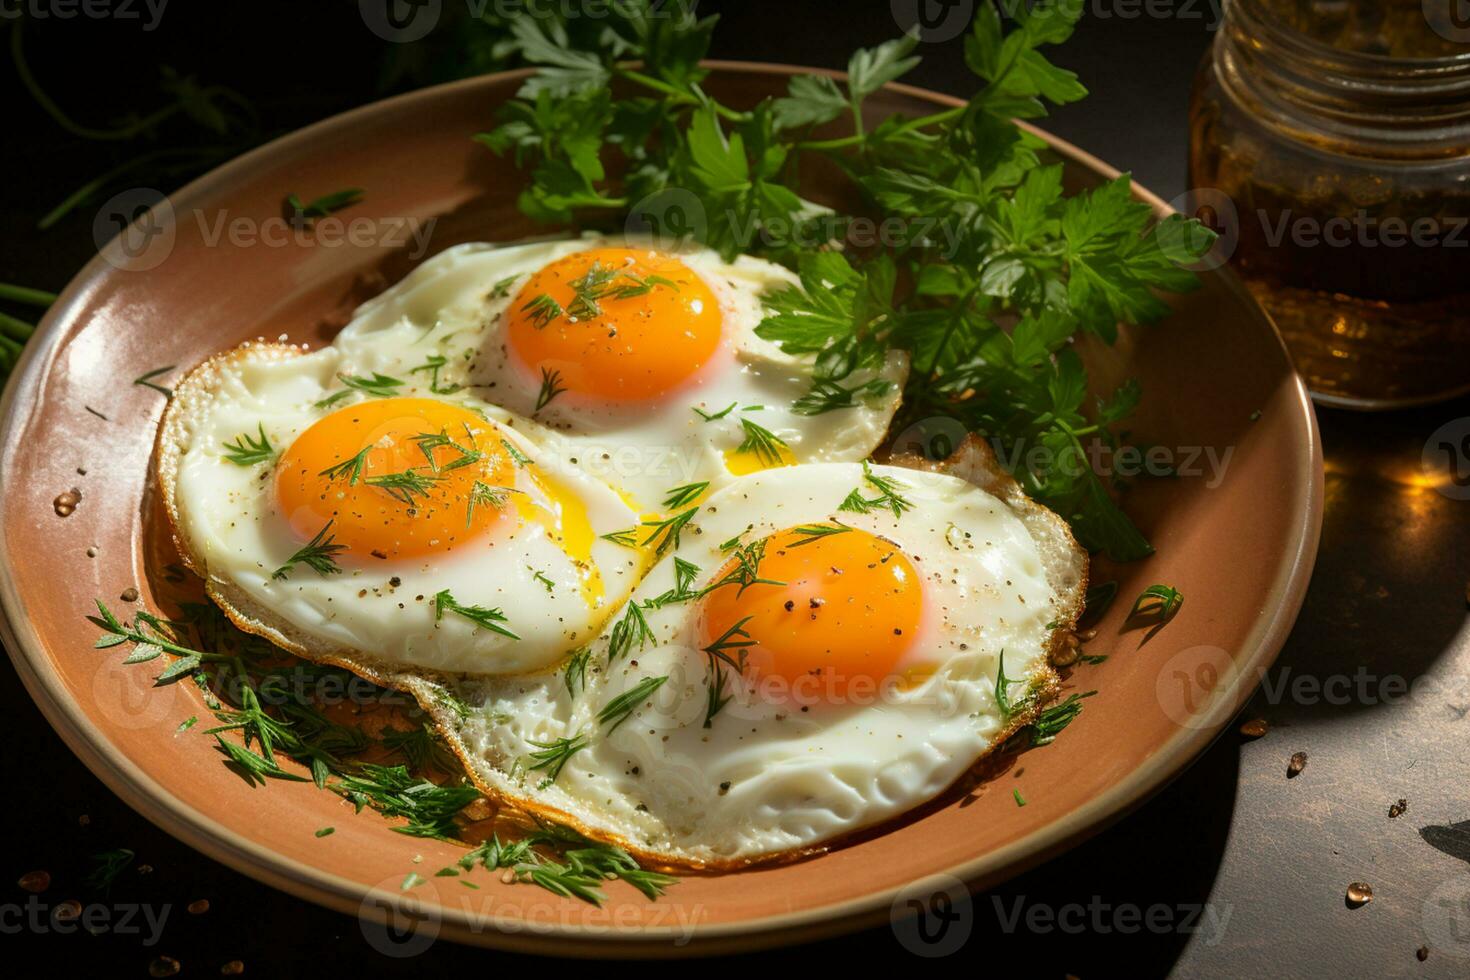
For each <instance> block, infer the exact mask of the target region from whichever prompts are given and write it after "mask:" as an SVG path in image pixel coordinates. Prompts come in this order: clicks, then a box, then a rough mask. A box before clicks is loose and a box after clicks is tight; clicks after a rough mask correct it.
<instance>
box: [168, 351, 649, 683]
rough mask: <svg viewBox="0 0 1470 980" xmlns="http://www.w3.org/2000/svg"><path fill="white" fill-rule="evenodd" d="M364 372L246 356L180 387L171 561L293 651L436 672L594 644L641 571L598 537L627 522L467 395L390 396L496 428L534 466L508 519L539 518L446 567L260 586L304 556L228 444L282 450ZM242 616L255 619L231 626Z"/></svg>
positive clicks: (399, 565)
mask: <svg viewBox="0 0 1470 980" xmlns="http://www.w3.org/2000/svg"><path fill="white" fill-rule="evenodd" d="M372 370H373V368H372V367H371V365H364V364H363V362H362V361H361V360H354V359H353V358H352V357H350V356H349V355H348V354H347V352H345V351H343V350H341V349H339V348H335V347H329V348H326V349H323V350H320V351H317V352H315V353H311V354H301V353H299V352H297V351H296V350H294V349H291V348H284V347H279V346H247V347H245V348H241V349H239V350H237V351H234V352H230V353H228V354H226V355H222V356H221V357H218V358H215V359H214V360H212V361H210V362H208V363H206V364H205V365H203V366H202V367H200V368H199V369H197V370H195V371H194V372H192V373H191V374H190V375H189V376H188V377H187V378H186V379H185V380H184V382H183V383H181V384H180V385H179V386H178V388H177V390H176V391H175V394H174V398H173V399H172V401H171V403H170V406H169V409H168V412H167V414H166V416H165V419H164V423H163V430H162V437H161V454H160V455H161V459H160V467H159V472H160V476H161V481H162V484H163V490H164V494H165V498H166V500H167V502H168V505H169V508H170V511H171V514H172V516H173V518H174V524H175V533H176V537H177V539H178V541H179V544H180V550H181V552H182V553H183V554H184V555H185V556H186V558H187V559H188V560H189V562H190V564H191V565H193V566H194V568H195V569H196V570H197V571H199V572H200V573H201V574H203V575H204V576H205V578H206V579H207V581H208V582H209V584H210V587H211V592H212V593H213V594H214V595H215V597H216V599H219V600H221V601H222V604H223V605H225V606H226V608H227V609H232V611H234V612H235V613H236V616H235V618H236V619H237V621H240V622H241V623H242V625H245V626H247V628H252V627H262V626H264V627H268V628H269V632H268V635H271V637H272V639H276V640H281V639H282V638H284V639H285V645H286V646H288V648H291V649H294V650H296V651H297V652H302V653H306V654H308V655H310V654H313V653H315V654H317V655H323V656H327V657H329V658H332V659H343V660H349V661H351V662H358V661H359V660H361V659H363V658H364V657H365V659H366V661H367V662H369V663H371V664H374V665H376V666H377V667H378V668H388V669H398V668H405V667H407V668H422V669H425V670H431V671H443V672H514V671H522V670H530V669H535V668H538V667H548V666H551V665H554V664H555V663H556V662H558V661H559V660H560V659H561V657H562V656H563V655H564V654H565V652H566V651H567V650H568V649H569V648H571V647H573V646H575V645H576V644H578V643H582V642H586V641H587V640H588V639H589V638H590V637H591V636H592V635H594V634H595V632H596V630H597V629H598V628H599V627H600V625H601V623H602V621H603V620H604V619H605V618H606V615H607V613H608V612H609V611H610V610H611V609H614V608H616V607H617V606H618V605H619V604H620V603H621V602H622V600H623V598H624V597H626V596H627V594H628V592H629V591H630V590H631V589H632V588H633V586H634V584H636V580H637V577H638V573H639V572H640V570H641V561H642V559H641V557H640V556H639V555H637V554H636V553H633V552H630V551H628V549H625V548H621V547H619V546H618V545H615V544H613V543H611V542H608V541H605V540H602V539H601V538H599V537H597V535H602V534H606V533H608V532H611V531H614V530H617V529H620V528H624V527H627V526H628V525H629V524H632V523H636V521H637V515H636V514H635V513H634V511H633V510H632V509H631V508H630V507H628V505H627V504H626V503H624V502H623V500H622V499H621V498H620V497H619V496H618V495H617V494H616V493H615V492H614V491H612V490H611V489H609V488H608V487H606V486H605V485H603V484H602V483H600V482H599V481H597V480H594V479H592V478H591V477H589V476H587V475H586V474H585V473H581V472H579V471H577V470H576V469H575V468H571V467H565V466H562V465H560V463H559V461H558V460H557V459H556V457H555V456H554V455H552V454H548V453H544V452H543V448H542V447H541V446H539V445H538V444H537V443H535V442H534V441H532V440H531V439H530V438H528V437H527V436H526V435H524V434H523V433H522V432H521V431H519V427H521V426H522V423H520V421H519V420H517V419H515V418H514V417H512V416H509V415H508V414H507V413H505V412H503V411H500V410H498V409H495V408H494V407H493V406H489V405H486V404H484V403H480V402H478V401H477V400H475V399H473V398H472V397H471V396H470V395H469V393H468V392H458V393H455V394H454V395H450V396H436V395H434V394H433V393H432V392H430V391H428V390H427V388H426V387H422V386H417V385H415V386H411V387H410V388H407V389H405V390H404V392H403V394H405V395H413V396H418V397H426V398H436V397H437V398H441V400H444V401H451V402H453V403H454V404H457V405H460V406H461V407H465V408H468V409H471V410H476V411H479V412H480V413H482V414H483V415H484V416H485V417H487V418H489V419H490V420H491V421H494V422H496V423H498V424H499V425H500V427H501V431H502V433H503V434H504V436H505V437H506V438H507V440H508V441H510V442H512V443H513V444H514V445H515V446H516V447H517V449H518V450H519V451H520V452H521V453H522V454H523V455H524V456H525V457H527V458H529V459H530V460H532V464H531V465H528V466H526V467H524V468H523V469H520V470H518V471H517V489H518V490H519V491H520V493H519V494H518V495H517V499H516V502H515V506H516V508H517V512H518V513H522V512H524V513H525V514H530V515H533V516H535V517H538V518H540V519H537V520H521V521H519V522H518V523H517V525H516V526H515V527H514V528H513V529H512V530H511V531H510V532H509V533H508V534H504V535H502V534H495V535H487V536H485V538H483V539H471V540H469V541H467V542H465V543H463V544H462V545H461V546H460V547H457V548H455V549H454V550H451V551H448V552H445V553H443V554H438V555H430V556H425V557H415V558H407V557H399V558H393V559H378V558H374V557H369V556H366V555H359V554H350V555H347V556H345V557H342V558H340V561H339V564H340V566H341V569H342V571H341V573H340V574H329V575H320V574H318V573H317V572H315V571H313V570H311V569H310V568H308V567H306V566H304V565H299V566H297V567H295V568H294V569H293V570H292V571H291V573H290V574H289V576H288V577H286V578H284V579H279V578H276V577H274V576H273V573H274V572H275V570H276V569H278V568H280V567H281V566H283V565H285V564H287V563H288V562H289V561H290V559H291V557H292V555H294V554H295V553H296V552H297V550H298V549H300V548H301V546H302V545H303V544H304V543H305V542H303V541H302V540H301V539H300V537H299V536H298V535H296V534H295V533H293V531H292V529H291V527H290V525H289V523H288V521H287V519H286V517H285V515H283V514H282V513H281V511H280V506H279V504H278V502H277V499H276V495H275V482H274V480H273V479H272V477H273V475H274V473H273V464H269V463H259V464H255V465H251V466H240V465H237V464H235V463H233V462H231V461H229V460H228V459H227V458H226V448H225V447H226V443H229V442H234V441H235V440H237V439H238V437H240V436H241V435H242V434H245V435H248V436H250V437H252V438H256V437H258V433H259V432H261V431H263V432H264V434H265V436H266V438H267V439H268V440H269V441H270V443H271V445H272V446H274V447H276V448H277V449H284V448H285V447H288V446H290V444H291V443H292V442H293V441H294V440H295V439H296V437H297V436H299V435H300V434H301V433H302V432H304V431H305V430H306V429H307V428H308V427H309V426H310V425H312V424H313V423H314V422H316V421H317V420H318V419H320V418H321V417H323V416H324V415H326V414H328V413H329V412H330V411H332V410H334V408H335V406H334V408H320V407H318V406H317V403H318V402H319V401H320V400H321V399H322V398H323V397H325V396H326V395H327V394H329V393H332V392H335V391H340V390H341V388H342V385H341V383H340V382H339V381H338V380H337V376H338V375H340V374H349V375H351V374H365V373H370V372H371V371H372ZM424 384H425V385H427V384H428V381H427V380H425V382H424ZM351 397H352V398H355V399H360V398H362V397H363V396H362V395H357V394H354V395H353V396H351ZM344 404H348V403H344ZM583 513H585V518H586V521H587V523H588V524H589V525H590V532H591V533H590V535H584V537H586V538H587V540H586V541H585V542H583V543H582V545H581V546H580V547H579V548H578V549H574V551H579V550H580V548H581V547H585V548H586V549H587V553H586V554H580V553H573V552H569V551H568V547H569V543H568V540H567V537H566V531H567V526H566V522H568V521H570V520H572V519H573V517H574V516H580V515H581V514H583ZM537 572H539V573H540V574H541V576H542V578H541V579H537V578H536V577H535V574H536V573H537ZM444 590H448V591H449V592H450V594H451V595H452V597H453V598H454V600H455V601H456V602H458V603H460V604H463V605H471V606H484V607H490V608H498V609H501V610H503V611H504V613H505V614H506V615H507V617H508V622H507V624H506V625H507V626H508V627H509V628H511V630H512V631H513V632H515V633H516V634H517V635H518V636H519V639H513V638H511V637H508V636H504V635H501V634H499V633H496V632H493V631H490V630H486V629H483V628H478V627H476V626H475V625H474V624H472V623H471V622H469V621H468V620H466V619H464V618H463V617H460V616H457V615H453V614H451V615H442V614H439V611H438V610H436V608H435V604H434V597H435V595H437V594H438V593H440V592H441V591H444ZM245 606H249V607H250V609H251V610H253V612H252V613H250V614H245V613H242V612H241V609H242V608H243V607H245Z"/></svg>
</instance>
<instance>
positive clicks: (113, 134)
mask: <svg viewBox="0 0 1470 980" xmlns="http://www.w3.org/2000/svg"><path fill="white" fill-rule="evenodd" d="M24 23H25V22H24V21H17V22H16V24H15V26H14V27H12V28H11V30H10V56H11V60H12V61H13V62H14V64H15V74H16V75H17V76H18V77H19V78H20V82H21V84H22V85H24V86H25V88H26V91H27V92H29V93H30V94H31V98H33V99H35V100H36V103H37V104H38V105H39V106H40V107H41V108H42V109H43V110H45V112H46V115H48V116H50V117H51V118H52V119H53V120H55V122H56V124H57V125H58V126H60V127H61V128H62V129H64V130H66V131H67V132H68V133H71V134H72V135H73V136H79V137H81V138H82V139H85V140H104V141H108V142H115V141H121V140H130V139H132V138H133V137H135V136H139V135H141V134H143V133H146V132H148V131H149V130H151V129H153V128H154V127H155V126H157V125H158V124H159V123H161V122H163V121H164V120H166V119H168V118H169V117H171V116H173V115H174V114H175V113H177V112H179V111H180V110H181V109H182V108H183V106H182V105H171V106H168V107H167V108H164V109H159V110H158V111H156V112H154V113H153V114H151V115H148V116H144V117H143V118H142V119H139V120H138V121H137V122H135V123H132V124H130V125H127V126H119V127H118V128H116V129H93V128H92V127H90V126H83V125H81V124H80V123H77V122H74V121H72V119H71V117H70V116H68V115H67V114H66V113H65V112H63V111H62V109H61V106H59V105H57V104H56V103H55V102H54V101H52V99H51V97H50V96H49V95H47V94H46V93H45V92H44V91H43V90H42V89H41V86H40V84H39V83H38V82H37V81H36V78H35V76H34V75H32V74H31V68H30V65H29V64H27V63H26V59H25V52H24V50H23V46H22V44H21V33H22V31H21V29H22V27H23V26H24Z"/></svg>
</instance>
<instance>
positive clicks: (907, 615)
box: [700, 524, 923, 700]
mask: <svg viewBox="0 0 1470 980" xmlns="http://www.w3.org/2000/svg"><path fill="white" fill-rule="evenodd" d="M813 526H814V527H823V528H832V527H837V526H838V525H836V524H823V525H813ZM765 544H766V548H765V553H764V555H763V556H762V557H761V558H760V559H759V561H758V562H757V564H756V576H757V577H758V578H759V579H761V580H770V581H773V582H778V583H781V584H779V585H777V584H765V583H764V582H758V583H755V584H749V585H746V586H745V587H744V589H743V590H742V587H741V585H740V584H729V585H722V586H720V587H718V588H716V589H714V591H712V592H710V593H709V594H708V595H706V596H705V598H704V600H703V615H702V617H701V623H700V630H701V636H702V639H703V644H702V645H703V646H706V647H707V646H710V645H712V644H716V643H717V642H718V641H719V640H720V638H721V637H723V636H726V634H727V633H728V631H729V630H731V629H732V628H733V627H735V626H737V625H739V626H740V629H741V630H743V631H744V632H745V633H746V634H748V637H740V636H738V635H735V634H731V635H730V636H729V637H728V639H727V640H726V642H730V641H734V642H735V643H737V644H738V643H741V642H748V643H750V646H747V647H744V648H743V652H744V653H745V658H746V666H747V669H746V672H745V676H746V677H747V678H750V679H752V680H754V681H756V682H757V683H759V681H760V680H762V679H771V678H780V679H782V680H784V681H785V682H786V684H787V685H789V686H790V690H791V691H792V692H793V693H794V694H797V695H804V696H805V697H815V698H817V699H818V700H820V699H822V698H830V699H833V700H842V699H844V698H846V697H847V696H848V694H849V692H850V689H851V692H852V693H854V694H856V693H858V692H859V688H858V686H857V684H858V683H859V682H860V683H861V684H862V687H863V688H865V689H866V690H867V691H868V692H872V693H876V691H877V689H878V688H879V687H880V686H881V685H882V684H883V683H884V681H885V680H886V679H888V678H890V677H893V676H894V673H895V670H896V668H897V666H898V664H899V662H900V661H901V660H902V659H903V657H904V654H905V653H906V652H907V651H908V649H909V647H910V645H911V644H912V643H913V642H914V638H915V636H916V633H917V630H918V626H919V618H920V614H921V613H922V611H923V598H922V596H921V594H920V586H919V576H918V573H917V572H916V571H915V570H914V566H913V564H912V563H911V562H910V561H909V559H908V558H907V557H906V556H905V555H904V554H903V552H901V551H899V550H898V548H897V547H896V546H895V545H893V544H892V543H890V542H888V541H885V540H883V539H882V538H880V537H877V536H876V535H873V534H869V533H867V532H866V531H860V530H856V529H849V530H845V531H840V532H839V533H835V534H826V535H821V536H817V535H813V534H809V533H804V532H803V531H802V530H801V529H797V528H793V529H790V530H786V531H781V532H779V533H777V534H774V535H772V536H771V537H770V538H768V539H767V540H766V543H765ZM740 568H741V562H740V560H739V558H736V559H733V560H732V561H730V562H729V563H727V564H726V565H725V566H724V568H722V569H721V570H720V572H719V574H717V575H716V576H715V578H714V580H713V581H715V582H720V581H722V580H725V579H726V578H727V576H732V577H733V576H735V575H737V574H738V572H739V570H740ZM742 620H744V622H743V624H742V622H741V621H742ZM725 652H726V654H727V655H729V656H731V657H732V659H735V660H738V659H739V654H740V653H741V652H742V651H741V648H738V647H731V648H729V649H727V650H726V651H725Z"/></svg>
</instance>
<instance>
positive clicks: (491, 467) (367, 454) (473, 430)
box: [275, 398, 515, 562]
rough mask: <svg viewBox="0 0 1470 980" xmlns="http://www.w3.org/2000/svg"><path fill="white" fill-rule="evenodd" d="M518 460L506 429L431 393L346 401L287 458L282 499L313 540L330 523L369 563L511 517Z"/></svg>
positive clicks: (444, 544) (350, 551)
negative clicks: (505, 437) (429, 396)
mask: <svg viewBox="0 0 1470 980" xmlns="http://www.w3.org/2000/svg"><path fill="white" fill-rule="evenodd" d="M514 484H515V462H514V460H513V459H512V457H511V453H510V450H509V449H508V448H507V446H506V445H505V443H504V442H503V441H502V436H501V433H500V430H499V429H498V428H497V427H496V426H495V425H494V424H493V423H490V422H487V421H486V420H484V419H483V418H481V417H480V416H478V415H476V414H474V413H473V412H470V411H467V410H465V409H463V408H459V407H457V406H454V405H448V404H445V403H443V402H437V401H433V400H430V399H425V398H386V399H378V400H372V401H365V402H362V403H360V404H357V405H349V406H348V407H346V408H342V409H338V410H337V411H335V412H333V413H332V414H330V415H328V416H326V417H325V418H322V419H320V420H319V421H317V422H316V423H315V424H313V425H312V426H311V427H310V428H308V429H307V430H306V431H305V432H303V433H302V434H301V435H300V436H298V437H297V439H296V441H295V442H293V443H292V444H291V446H290V447H289V448H288V449H287V450H286V451H285V453H283V454H282V456H281V461H280V464H279V466H278V467H277V468H276V485H275V489H276V500H277V503H278V504H279V506H280V509H281V513H282V514H284V515H285V517H286V520H287V521H288V522H289V523H290V526H291V529H292V531H293V532H294V533H295V534H296V535H297V536H298V537H299V538H301V540H302V541H309V540H311V539H312V538H313V537H314V536H315V535H317V534H318V533H319V532H321V531H322V529H323V528H324V527H326V526H327V524H328V523H329V522H330V524H331V530H330V533H331V536H332V538H333V540H334V541H335V542H336V543H338V544H340V545H343V546H344V547H345V549H346V553H345V557H346V558H348V559H349V560H354V559H355V560H356V561H358V562H363V561H366V560H368V558H369V557H372V558H376V559H385V558H386V559H393V558H414V557H421V556H424V555H429V554H438V553H443V552H448V551H450V550H452V549H453V548H454V547H456V546H457V545H462V544H465V543H466V542H469V541H473V540H475V539H477V538H480V537H483V536H486V535H489V534H493V533H495V532H496V531H497V529H499V528H500V527H501V526H502V525H503V524H507V523H510V522H511V521H512V520H513V518H508V516H507V515H508V514H509V513H511V512H512V509H511V508H508V507H506V506H505V504H506V500H507V498H508V496H509V494H510V493H511V491H512V488H513V487H514Z"/></svg>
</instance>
